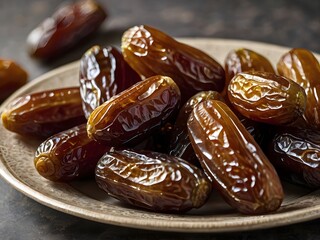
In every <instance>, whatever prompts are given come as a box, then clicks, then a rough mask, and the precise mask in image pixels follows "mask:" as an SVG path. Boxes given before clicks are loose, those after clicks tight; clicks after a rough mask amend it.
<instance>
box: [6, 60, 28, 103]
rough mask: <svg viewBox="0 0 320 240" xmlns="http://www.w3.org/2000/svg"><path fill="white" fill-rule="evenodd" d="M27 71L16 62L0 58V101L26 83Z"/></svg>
mask: <svg viewBox="0 0 320 240" xmlns="http://www.w3.org/2000/svg"><path fill="white" fill-rule="evenodd" d="M27 80H28V73H27V72H26V71H25V70H24V69H23V68H22V67H21V66H19V65H18V64H17V63H15V62H14V61H11V60H8V59H0V102H2V101H3V100H5V99H6V98H7V97H9V96H10V95H11V94H12V93H13V92H14V91H16V90H17V89H18V88H20V87H22V86H23V85H24V84H26V82H27Z"/></svg>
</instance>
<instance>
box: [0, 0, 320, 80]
mask: <svg viewBox="0 0 320 240" xmlns="http://www.w3.org/2000/svg"><path fill="white" fill-rule="evenodd" d="M66 2H69V3H70V2H72V1H66V0H50V1H43V0H29V1H24V0H11V1H3V0H2V1H0V22H1V25H0V57H1V58H6V59H12V60H14V61H16V62H17V63H19V64H20V65H21V66H22V67H24V68H25V70H26V71H27V72H28V73H29V80H32V79H34V78H35V77H37V76H39V75H41V74H43V73H45V72H47V71H49V70H51V69H53V68H55V67H58V66H61V65H63V64H66V63H68V62H71V61H74V60H77V59H80V58H81V56H82V54H83V53H84V52H85V51H86V50H87V49H88V48H89V47H91V46H92V45H94V44H99V45H102V46H106V45H115V46H119V45H120V40H119V39H120V37H121V35H122V33H123V31H124V30H125V29H128V28H129V27H131V26H133V25H139V24H147V25H151V26H154V27H156V28H158V29H161V30H163V31H165V32H167V33H168V34H170V35H172V36H174V37H210V38H228V39H246V40H254V41H261V42H267V43H274V44H278V45H284V46H288V47H305V48H308V49H309V50H311V51H314V52H320V45H319V42H318V41H314V39H320V31H319V29H320V16H319V14H318V13H319V10H320V2H319V1H313V0H306V1H301V0H294V1H292V0H279V1H259V0H251V1H249V0H241V1H240V0H236V1H229V2H228V3H226V1H222V0H218V1H211V0H200V1H189V2H188V3H186V2H185V1H184V0H174V1H172V0H163V1H155V0H150V1H145V0H135V1H130V0H121V1H116V0H105V1H102V0H100V1H97V2H98V3H99V4H101V6H102V7H103V8H104V9H105V10H106V12H107V13H108V17H107V19H106V20H105V21H104V22H103V23H102V25H101V26H100V27H99V29H98V30H97V32H95V33H94V34H91V36H90V37H89V38H86V40H85V41H82V42H81V43H80V44H78V45H77V46H76V47H74V48H73V49H72V50H70V51H67V52H66V53H65V54H63V56H60V57H59V58H56V59H54V60H51V61H46V62H43V61H38V60H36V59H33V58H31V57H30V56H29V54H28V51H27V44H26V40H27V37H28V35H29V33H30V32H31V31H32V30H33V29H34V28H36V27H37V26H38V25H39V24H40V23H41V22H43V20H44V19H46V18H47V17H50V16H52V14H53V13H54V12H55V11H56V9H57V8H58V7H59V6H61V4H65V3H66ZM306 13H307V14H306Z"/></svg>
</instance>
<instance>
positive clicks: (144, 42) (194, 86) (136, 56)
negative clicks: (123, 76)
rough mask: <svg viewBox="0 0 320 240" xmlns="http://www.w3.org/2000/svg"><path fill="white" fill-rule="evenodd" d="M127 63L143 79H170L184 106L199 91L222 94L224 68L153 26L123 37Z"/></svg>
mask: <svg viewBox="0 0 320 240" xmlns="http://www.w3.org/2000/svg"><path fill="white" fill-rule="evenodd" d="M121 48H122V53H123V56H124V58H125V60H126V61H127V62H128V63H129V64H130V65H131V67H132V68H133V69H134V70H135V71H136V72H138V73H139V74H140V75H141V76H144V77H150V76H153V75H158V74H160V75H164V76H169V77H171V78H172V79H174V81H175V82H176V83H177V85H178V86H179V88H180V91H181V99H182V103H185V102H186V101H187V100H188V99H189V98H190V97H192V96H193V95H194V94H196V93H198V92H200V91H208V90H214V91H218V92H219V91H222V89H223V86H224V82H225V73H224V69H223V67H222V66H221V65H220V64H219V63H218V62H216V61H215V60H214V59H213V58H212V57H210V56H208V55H207V54H206V53H204V52H202V51H200V50H198V49H196V48H193V47H191V46H188V45H186V44H183V43H181V42H178V41H176V40H174V39H173V38H172V37H170V36H168V35H167V34H165V33H163V32H161V31H159V30H157V29H155V28H152V27H150V26H143V25H142V26H135V27H133V28H130V29H129V30H127V31H126V32H125V33H124V34H123V36H122V45H121Z"/></svg>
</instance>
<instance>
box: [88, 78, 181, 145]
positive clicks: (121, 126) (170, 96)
mask: <svg viewBox="0 0 320 240" xmlns="http://www.w3.org/2000/svg"><path fill="white" fill-rule="evenodd" d="M179 103H180V91H179V88H178V86H177V85H176V84H175V82H174V81H173V80H172V79H171V78H169V77H165V76H153V77H150V78H148V79H145V80H143V81H140V82H138V83H136V84H135V85H133V86H131V87H130V88H128V89H127V90H124V91H122V92H121V93H119V94H117V95H115V96H113V97H112V98H111V99H110V100H109V101H107V102H105V103H104V104H102V105H100V106H99V107H97V108H96V109H95V110H94V111H93V112H92V113H91V114H90V116H89V118H88V122H87V130H88V135H89V137H90V138H93V139H95V140H97V141H104V142H107V143H109V144H111V145H112V146H115V147H116V146H121V145H123V144H126V143H129V142H130V143H133V142H134V143H138V142H139V141H141V140H143V139H146V138H147V137H148V136H149V135H150V134H151V133H152V132H154V131H156V130H157V129H160V127H161V126H163V125H164V124H165V123H166V121H168V120H169V119H170V118H171V117H173V115H174V114H175V112H176V111H177V108H178V107H179Z"/></svg>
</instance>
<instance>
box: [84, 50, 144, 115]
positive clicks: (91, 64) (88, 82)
mask: <svg viewBox="0 0 320 240" xmlns="http://www.w3.org/2000/svg"><path fill="white" fill-rule="evenodd" d="M140 80H141V78H140V76H139V75H138V74H137V73H136V72H135V71H134V70H133V69H132V68H131V67H130V66H129V65H128V64H127V62H126V61H125V60H124V59H123V56H122V54H121V53H120V52H119V51H118V50H117V49H116V48H114V47H106V48H104V47H100V46H93V47H91V48H90V49H89V50H88V51H87V52H86V53H85V54H84V55H83V56H82V58H81V61H80V93H81V98H82V101H83V111H84V113H85V116H86V118H88V117H89V115H90V113H91V112H92V111H93V110H94V109H96V108H97V107H98V106H100V105H101V104H102V103H104V102H106V101H107V100H109V99H110V98H111V97H113V96H114V95H116V94H118V93H120V92H122V91H123V90H125V89H127V88H128V87H131V86H132V85H133V84H135V83H137V82H138V81H140Z"/></svg>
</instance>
